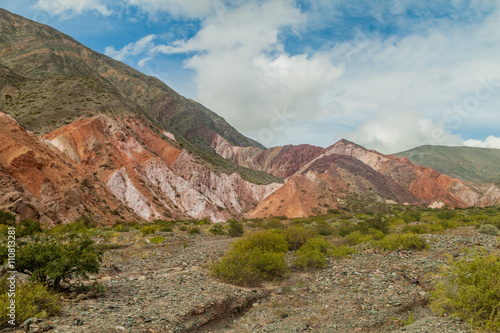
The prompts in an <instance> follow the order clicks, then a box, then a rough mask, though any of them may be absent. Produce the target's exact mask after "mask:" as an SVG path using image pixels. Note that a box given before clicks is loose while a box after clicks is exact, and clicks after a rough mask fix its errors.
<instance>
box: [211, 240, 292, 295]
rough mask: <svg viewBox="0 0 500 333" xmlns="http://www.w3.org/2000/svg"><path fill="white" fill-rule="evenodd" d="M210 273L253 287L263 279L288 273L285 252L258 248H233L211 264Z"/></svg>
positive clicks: (280, 276) (283, 275) (274, 277)
mask: <svg viewBox="0 0 500 333" xmlns="http://www.w3.org/2000/svg"><path fill="white" fill-rule="evenodd" d="M211 271H212V274H213V275H214V276H216V277H217V278H219V279H222V280H224V281H226V282H229V283H232V284H235V285H241V286H247V287H253V286H258V285H260V284H261V283H262V282H263V281H265V280H275V279H279V278H284V277H285V276H286V275H287V273H288V268H287V266H286V262H285V254H284V253H282V252H266V251H263V250H262V249H260V248H253V249H250V250H247V251H242V250H241V249H233V250H231V251H229V252H228V253H226V254H225V255H224V256H223V257H222V259H221V260H220V261H219V262H218V263H215V264H214V265H212V267H211Z"/></svg>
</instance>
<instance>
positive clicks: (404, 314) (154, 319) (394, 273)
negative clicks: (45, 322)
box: [52, 227, 497, 333]
mask: <svg viewBox="0 0 500 333" xmlns="http://www.w3.org/2000/svg"><path fill="white" fill-rule="evenodd" d="M423 237H424V238H425V239H426V240H427V241H428V243H429V244H430V249H429V250H427V251H423V252H390V253H389V252H385V253H384V252H380V251H378V252H375V251H374V250H373V249H366V250H363V249H360V250H359V253H358V254H354V255H353V256H352V257H351V258H349V259H341V260H334V259H329V263H328V266H327V268H326V269H324V270H316V271H310V272H303V271H301V272H298V271H295V272H292V273H291V276H290V277H289V278H288V279H286V280H285V281H282V282H279V283H277V284H267V285H265V286H263V287H262V288H256V289H249V288H240V287H235V286H232V285H229V284H226V283H222V282H218V281H217V280H215V279H214V278H212V277H210V275H209V272H208V270H207V266H208V264H209V263H210V262H211V261H213V260H217V259H218V258H219V257H220V256H222V254H223V253H224V252H225V251H226V250H227V249H228V247H229V245H230V243H231V242H232V241H233V240H234V239H230V238H225V237H213V236H212V237H209V236H202V235H196V236H190V235H175V236H174V235H173V236H170V238H167V239H166V240H165V241H164V243H163V244H160V245H156V244H139V243H134V242H131V243H130V244H129V245H128V246H126V247H123V248H120V249H115V250H110V251H107V252H106V255H105V259H104V261H103V268H102V269H101V273H100V274H99V275H98V276H95V277H92V279H97V281H99V282H101V283H102V284H103V285H104V290H105V292H104V294H105V295H104V297H100V298H96V299H88V300H82V301H79V302H64V306H63V311H62V312H61V314H60V315H59V317H57V318H54V319H53V320H52V321H53V322H54V323H55V325H56V328H55V330H54V331H53V332H60V333H63V332H64V333H77V332H78V333H86V332H89V333H91V332H92V333H94V332H156V333H159V332H227V333H229V332H235V333H236V332H238V333H239V332H307V331H311V332H429V333H430V332H470V328H469V327H468V325H467V324H466V323H464V322H463V321H462V320H460V319H452V318H449V317H438V316H436V315H434V314H432V313H431V311H430V309H429V308H428V306H426V305H427V302H428V299H429V296H430V294H429V292H428V291H429V290H430V287H431V282H432V277H431V276H430V275H431V273H434V272H437V270H438V267H439V266H440V265H442V264H443V263H445V262H446V255H451V256H458V255H460V251H461V249H462V248H465V247H467V248H471V247H474V246H482V247H484V248H486V249H488V250H490V249H492V248H494V247H495V246H496V243H497V240H496V237H495V236H489V235H484V234H479V233H478V232H477V230H475V229H474V228H472V227H467V228H458V229H455V230H448V231H447V233H443V234H429V235H423ZM410 314H411V316H412V317H414V319H415V321H414V323H412V324H410V325H404V326H403V323H402V322H403V321H407V322H408V320H409V319H411V318H410ZM410 321H412V320H410Z"/></svg>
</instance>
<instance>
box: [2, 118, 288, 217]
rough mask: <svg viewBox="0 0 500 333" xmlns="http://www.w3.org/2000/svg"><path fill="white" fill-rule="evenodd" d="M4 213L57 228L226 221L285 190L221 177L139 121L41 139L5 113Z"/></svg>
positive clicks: (75, 128) (91, 125)
mask: <svg viewBox="0 0 500 333" xmlns="http://www.w3.org/2000/svg"><path fill="white" fill-rule="evenodd" d="M0 126H1V127H0V128H1V131H0V182H1V183H2V184H3V185H4V186H3V187H2V188H0V198H1V200H0V209H9V210H11V211H13V212H15V213H17V214H19V215H20V217H21V218H27V217H29V218H34V219H39V220H42V221H43V222H44V223H46V224H49V225H54V224H55V223H57V222H58V221H61V222H70V221H73V220H75V219H77V218H78V217H79V216H81V215H84V214H90V215H92V216H94V217H95V218H97V219H99V220H101V221H103V222H108V223H110V222H113V221H115V220H116V219H126V220H134V219H135V220H141V219H142V220H149V221H151V220H154V219H157V218H161V219H191V218H195V219H201V218H205V217H209V218H210V219H211V220H212V221H215V222H219V221H225V220H227V219H229V218H231V217H234V216H239V215H240V214H241V213H242V212H243V211H244V210H248V209H251V208H252V207H253V206H254V205H256V204H257V203H258V202H260V201H261V200H262V199H263V198H264V197H266V196H267V195H268V194H270V193H271V192H273V191H274V190H276V189H277V188H279V187H280V186H281V185H280V184H270V185H256V184H253V183H250V182H248V181H246V180H244V179H242V178H241V176H240V175H238V174H237V173H232V174H228V173H217V172H215V171H213V170H210V169H209V168H207V167H206V166H205V165H204V164H203V163H200V162H199V161H198V160H197V159H196V158H195V157H193V156H192V155H190V154H189V153H188V152H187V151H186V150H184V149H183V148H182V147H180V146H179V145H178V144H177V143H176V141H175V140H173V139H168V137H172V136H171V135H170V134H169V133H167V132H164V133H161V132H160V134H161V135H159V134H157V133H158V132H159V131H161V130H160V129H158V128H154V127H153V128H150V126H151V125H150V124H149V123H148V122H146V121H145V120H144V119H141V118H139V117H137V116H131V115H129V116H126V117H120V119H118V118H113V117H110V116H107V115H97V116H94V117H91V118H86V119H81V120H78V121H75V122H73V123H71V124H69V125H66V126H63V127H61V128H59V129H57V130H55V131H53V132H50V133H48V134H46V135H44V136H43V137H41V138H38V137H36V136H34V135H33V134H30V133H29V132H27V131H26V129H24V128H23V127H22V126H21V125H20V124H19V123H18V122H16V121H15V120H14V119H13V118H12V117H11V116H9V115H7V114H5V113H2V112H0Z"/></svg>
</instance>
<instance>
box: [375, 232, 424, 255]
mask: <svg viewBox="0 0 500 333" xmlns="http://www.w3.org/2000/svg"><path fill="white" fill-rule="evenodd" d="M375 247H378V248H381V249H384V250H389V251H395V250H398V249H399V250H417V251H421V250H425V249H428V248H429V244H427V242H426V241H425V239H423V238H422V237H421V236H419V235H415V234H390V235H387V236H386V237H385V238H384V239H382V240H380V241H378V242H376V243H375Z"/></svg>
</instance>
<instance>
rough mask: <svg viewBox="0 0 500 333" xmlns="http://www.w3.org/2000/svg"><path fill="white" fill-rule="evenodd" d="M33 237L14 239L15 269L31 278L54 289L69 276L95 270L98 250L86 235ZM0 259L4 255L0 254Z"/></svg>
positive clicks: (97, 263)
mask: <svg viewBox="0 0 500 333" xmlns="http://www.w3.org/2000/svg"><path fill="white" fill-rule="evenodd" d="M78 237H79V238H77V236H75V235H71V236H69V237H66V238H62V237H60V238H57V239H56V238H48V237H44V238H37V239H33V240H31V241H30V242H22V241H19V242H18V244H17V245H18V250H17V252H16V269H17V271H19V272H22V273H26V274H29V275H31V280H34V281H37V282H40V283H41V284H44V285H46V286H50V287H53V288H55V289H58V288H60V287H61V283H63V282H69V281H70V280H71V279H73V278H79V277H86V276H87V273H98V272H99V264H100V262H101V261H102V255H103V252H102V250H99V249H97V248H96V247H95V245H94V241H92V240H91V239H90V238H88V236H78ZM0 261H1V262H4V261H5V258H0Z"/></svg>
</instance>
